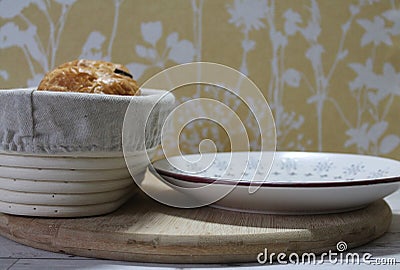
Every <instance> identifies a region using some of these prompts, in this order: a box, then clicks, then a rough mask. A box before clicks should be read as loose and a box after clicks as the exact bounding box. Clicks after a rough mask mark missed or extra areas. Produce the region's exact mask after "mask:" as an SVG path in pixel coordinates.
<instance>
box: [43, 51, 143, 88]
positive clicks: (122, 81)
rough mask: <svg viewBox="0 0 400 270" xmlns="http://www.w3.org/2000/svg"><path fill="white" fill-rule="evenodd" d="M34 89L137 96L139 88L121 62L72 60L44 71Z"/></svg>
mask: <svg viewBox="0 0 400 270" xmlns="http://www.w3.org/2000/svg"><path fill="white" fill-rule="evenodd" d="M38 90H47V91H62V92H84V93H103V94H111V95H139V94H140V92H139V87H138V85H137V83H136V81H135V80H134V79H133V77H132V75H131V74H130V73H129V70H128V68H127V67H125V66H124V65H120V64H114V63H111V62H106V61H95V60H86V59H81V60H74V61H71V62H67V63H65V64H62V65H60V66H58V67H57V68H55V69H54V70H52V71H50V72H48V73H46V75H45V76H44V77H43V79H42V81H41V82H40V84H39V87H38Z"/></svg>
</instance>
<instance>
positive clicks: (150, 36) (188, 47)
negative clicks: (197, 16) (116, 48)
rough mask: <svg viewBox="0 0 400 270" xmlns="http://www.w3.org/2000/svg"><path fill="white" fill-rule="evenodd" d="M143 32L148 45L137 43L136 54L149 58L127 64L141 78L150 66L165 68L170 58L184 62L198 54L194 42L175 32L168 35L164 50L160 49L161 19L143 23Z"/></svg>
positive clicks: (179, 62)
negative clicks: (157, 45) (141, 61)
mask: <svg viewBox="0 0 400 270" xmlns="http://www.w3.org/2000/svg"><path fill="white" fill-rule="evenodd" d="M140 29H141V34H142V37H143V40H144V41H145V42H146V43H147V44H148V45H150V46H148V45H140V44H138V45H136V47H135V51H136V54H137V55H138V56H139V57H141V58H144V59H145V60H147V63H136V62H132V63H129V64H127V67H128V68H129V70H131V71H132V73H134V74H135V76H136V78H140V77H141V76H142V75H143V73H144V72H145V71H146V69H148V68H150V67H158V68H165V66H166V63H167V61H168V60H171V61H173V62H175V63H177V64H183V63H188V62H191V61H193V59H194V56H195V54H196V52H195V48H194V46H193V43H192V42H190V41H189V40H186V39H182V40H179V34H178V33H177V32H173V33H171V34H169V35H168V37H167V38H166V41H165V44H166V46H165V48H164V50H163V51H162V52H160V51H158V49H157V48H156V44H157V43H158V42H159V40H160V39H161V37H162V33H163V28H162V23H161V22H160V21H157V22H147V23H142V24H141V27H140Z"/></svg>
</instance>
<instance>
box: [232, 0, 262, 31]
mask: <svg viewBox="0 0 400 270" xmlns="http://www.w3.org/2000/svg"><path fill="white" fill-rule="evenodd" d="M228 12H229V14H230V15H231V18H230V19H229V23H233V24H234V25H235V26H236V27H243V32H248V31H250V30H252V29H255V30H259V29H260V28H264V27H265V25H264V23H263V22H262V19H264V18H265V16H266V15H267V12H268V5H267V1H266V0H252V1H246V0H235V1H234V2H233V6H231V5H228Z"/></svg>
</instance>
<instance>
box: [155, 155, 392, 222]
mask: <svg viewBox="0 0 400 270" xmlns="http://www.w3.org/2000/svg"><path fill="white" fill-rule="evenodd" d="M263 154H264V156H263V157H261V158H262V160H263V162H259V160H260V153H259V152H235V153H217V154H203V155H200V154H199V155H186V156H176V157H172V158H169V160H167V159H163V160H159V161H156V162H155V163H153V168H154V169H155V172H157V173H158V174H159V175H160V176H161V177H162V178H163V179H164V180H166V181H167V182H168V183H169V184H170V186H176V187H177V189H179V190H180V191H182V192H184V193H186V194H188V195H190V196H191V197H192V198H196V199H197V200H200V201H204V202H207V201H209V202H210V203H211V206H213V207H219V208H225V209H230V210H239V211H249V212H263V213H274V214H316V213H333V212H343V211H349V210H353V209H358V208H362V207H364V206H366V205H368V204H370V203H371V202H373V201H375V200H378V199H381V198H384V197H385V196H387V195H389V194H391V193H393V192H394V191H396V190H397V189H398V188H399V187H400V162H399V161H396V160H392V159H387V158H381V157H375V156H365V155H353V154H338V153H312V152H276V153H275V156H274V154H273V153H263ZM272 159H273V162H272ZM271 163H272V164H271ZM225 191H226V192H225ZM214 193H216V194H224V196H221V198H218V200H215V198H216V196H215V194H214Z"/></svg>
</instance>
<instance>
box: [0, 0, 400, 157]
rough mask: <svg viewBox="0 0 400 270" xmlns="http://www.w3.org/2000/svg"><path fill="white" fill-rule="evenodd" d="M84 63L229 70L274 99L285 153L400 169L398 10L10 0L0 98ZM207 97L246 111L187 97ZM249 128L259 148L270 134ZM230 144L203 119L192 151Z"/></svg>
mask: <svg viewBox="0 0 400 270" xmlns="http://www.w3.org/2000/svg"><path fill="white" fill-rule="evenodd" d="M75 58H89V59H105V60H110V61H114V62H119V63H122V64H125V65H127V66H128V68H129V69H130V70H131V72H132V73H133V74H134V76H135V78H136V79H138V81H139V83H143V82H144V81H145V80H147V79H149V78H150V77H151V76H152V75H154V74H156V73H157V72H159V71H161V70H163V69H165V68H167V67H171V66H174V65H177V64H181V63H187V62H192V61H209V62H216V63H221V64H224V65H227V66H230V67H232V68H235V69H237V70H239V71H241V72H242V73H244V74H245V75H247V76H249V77H250V78H251V79H252V80H253V81H254V82H255V84H256V85H257V86H258V87H259V88H260V89H261V90H262V91H263V94H264V95H265V97H266V98H267V100H268V102H269V105H270V106H271V109H272V111H273V113H274V117H275V124H276V129H277V139H278V149H279V150H302V151H332V152H354V153H363V154H372V155H381V156H388V157H393V158H397V159H400V124H399V119H400V118H399V117H400V114H399V111H400V1H399V0H380V1H379V0H336V1H330V0H298V1H293V0H279V1H278V0H247V1H246V0H220V1H213V0H151V1H147V0H134V1H132V0H131V1H128V0H125V1H124V0H105V1H96V0H85V1H82V0H81V1H75V0H24V1H13V0H0V59H1V60H0V88H13V87H27V86H33V87H34V86H37V85H38V83H39V81H40V80H41V78H42V77H43V75H44V73H45V72H46V71H48V70H49V69H52V68H53V67H55V66H57V65H58V64H61V63H63V62H66V61H69V60H72V59H75ZM204 95H206V96H207V95H208V96H211V97H214V98H217V99H219V100H223V101H224V102H225V103H226V104H228V105H229V106H230V107H231V108H232V109H234V110H236V109H239V107H240V104H239V103H238V102H235V101H234V100H232V97H230V96H227V95H224V94H221V92H220V91H216V90H215V89H213V87H210V86H207V87H196V88H190V89H186V90H185V89H182V91H179V92H178V99H179V100H180V101H183V100H187V99H190V98H196V97H200V96H204ZM196 109H201V108H193V110H196ZM243 119H246V116H244V118H243ZM244 122H245V123H247V124H248V125H247V128H248V129H249V130H250V131H251V132H250V133H251V134H252V135H251V136H250V138H251V146H252V148H253V149H256V148H257V142H258V141H257V137H259V136H260V134H258V133H257V130H256V128H255V125H254V123H253V122H254V121H251V120H249V121H246V120H244ZM224 134H225V133H224V131H223V130H220V128H218V127H216V126H213V125H212V124H210V123H208V122H204V121H203V122H202V121H199V122H196V123H192V124H191V125H189V126H188V127H187V128H186V129H185V130H184V132H183V134H182V136H181V138H180V139H181V145H182V147H183V148H184V149H186V151H187V152H193V151H197V149H198V142H199V141H201V140H202V139H203V138H206V137H210V138H212V139H213V140H215V141H216V143H217V147H218V148H220V149H222V150H223V149H227V148H229V144H228V143H227V141H226V138H225V137H224V136H225V135H224Z"/></svg>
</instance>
